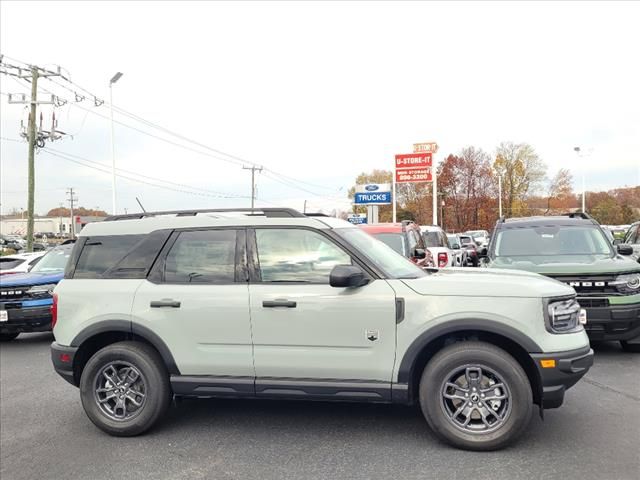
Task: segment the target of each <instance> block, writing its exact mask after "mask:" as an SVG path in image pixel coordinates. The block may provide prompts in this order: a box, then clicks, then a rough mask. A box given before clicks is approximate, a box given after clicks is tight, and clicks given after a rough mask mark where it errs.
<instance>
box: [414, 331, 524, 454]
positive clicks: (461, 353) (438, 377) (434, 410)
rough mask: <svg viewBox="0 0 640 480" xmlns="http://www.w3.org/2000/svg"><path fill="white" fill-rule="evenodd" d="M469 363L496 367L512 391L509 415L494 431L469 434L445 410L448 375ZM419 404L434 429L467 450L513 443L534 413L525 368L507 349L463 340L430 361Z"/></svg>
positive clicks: (494, 368) (425, 372)
mask: <svg viewBox="0 0 640 480" xmlns="http://www.w3.org/2000/svg"><path fill="white" fill-rule="evenodd" d="M463 344H464V346H461V345H463ZM467 364H474V365H479V366H481V367H485V368H488V369H490V370H493V371H494V372H495V373H496V374H497V375H498V376H499V377H500V378H501V379H502V380H503V382H505V383H506V384H507V386H508V389H509V391H510V393H511V398H510V402H511V411H510V413H509V417H508V418H507V420H506V421H505V423H504V425H502V426H501V427H499V428H498V429H497V430H495V431H493V432H489V433H486V434H473V433H466V432H464V431H462V430H461V429H459V428H457V427H456V426H454V425H453V424H452V423H451V422H450V420H449V419H448V417H447V416H446V414H445V412H444V411H443V408H442V405H441V403H442V392H441V388H442V385H443V383H444V382H445V380H446V376H447V375H448V374H449V373H450V372H451V371H452V370H454V369H455V368H456V367H462V366H464V365H467ZM420 406H421V409H422V412H423V414H424V416H425V418H426V419H427V422H428V423H429V425H430V426H431V428H432V429H433V431H434V432H435V433H436V435H438V436H439V437H440V438H441V439H442V440H444V441H446V442H447V443H449V444H452V445H454V446H456V447H459V448H464V449H468V450H496V449H499V448H503V447H505V446H507V445H508V444H510V443H512V442H513V441H514V440H516V439H517V438H518V437H519V436H520V434H521V433H522V431H523V430H524V429H525V428H526V427H527V425H528V424H529V421H530V420H531V416H532V413H533V396H532V392H531V386H530V383H529V380H528V378H527V376H526V374H525V372H524V370H523V369H522V367H521V366H520V365H519V364H518V362H517V361H516V360H515V359H514V358H513V357H511V356H510V355H509V354H508V353H507V352H505V351H503V350H500V349H498V348H497V347H493V346H492V345H489V344H482V343H476V342H474V343H471V342H462V343H460V344H455V345H452V346H450V347H447V348H445V349H444V350H442V351H441V352H440V353H438V354H437V355H436V356H435V357H434V358H433V359H432V360H431V361H430V362H429V363H428V364H427V367H426V368H425V370H424V372H423V375H422V379H421V381H420Z"/></svg>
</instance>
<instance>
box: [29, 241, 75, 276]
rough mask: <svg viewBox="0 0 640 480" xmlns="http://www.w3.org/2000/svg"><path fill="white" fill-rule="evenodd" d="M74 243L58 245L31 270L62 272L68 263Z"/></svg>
mask: <svg viewBox="0 0 640 480" xmlns="http://www.w3.org/2000/svg"><path fill="white" fill-rule="evenodd" d="M71 248H72V245H69V246H65V247H58V248H54V249H53V250H51V251H50V252H49V253H47V254H46V255H45V256H44V257H42V258H41V259H40V261H39V262H38V263H37V264H36V266H35V267H33V269H32V270H31V271H32V272H46V273H51V272H62V271H64V267H66V265H67V260H68V258H69V255H71Z"/></svg>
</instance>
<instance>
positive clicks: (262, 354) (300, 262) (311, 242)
mask: <svg viewBox="0 0 640 480" xmlns="http://www.w3.org/2000/svg"><path fill="white" fill-rule="evenodd" d="M249 251H250V252H251V255H249V264H250V271H251V272H252V278H251V283H250V286H249V297H250V308H251V323H252V330H253V342H254V361H255V368H256V377H257V378H256V388H257V390H258V391H259V390H260V389H259V388H258V387H259V386H260V384H261V383H269V379H270V378H271V379H273V377H276V378H286V379H310V380H318V379H334V380H342V381H345V380H366V381H382V382H390V381H391V373H392V369H393V362H394V356H395V341H396V338H395V293H394V290H393V288H392V287H391V286H390V285H389V284H388V283H387V282H386V281H385V280H379V279H378V280H376V279H374V278H371V279H370V280H371V281H370V283H369V284H367V285H365V286H363V287H360V288H334V287H331V286H330V285H329V276H330V272H331V270H332V269H333V267H334V266H335V265H341V264H357V262H356V261H355V260H354V259H352V258H351V257H350V255H349V254H348V253H347V252H346V251H344V249H342V247H340V246H339V245H338V244H336V243H335V242H334V241H333V240H332V239H331V238H329V237H328V236H325V235H323V234H322V233H320V232H318V231H315V230H305V229H300V228H288V229H287V228H272V229H269V228H260V229H256V230H255V235H253V232H250V234H249ZM368 337H369V338H368ZM285 383H286V382H285ZM283 388H284V387H283Z"/></svg>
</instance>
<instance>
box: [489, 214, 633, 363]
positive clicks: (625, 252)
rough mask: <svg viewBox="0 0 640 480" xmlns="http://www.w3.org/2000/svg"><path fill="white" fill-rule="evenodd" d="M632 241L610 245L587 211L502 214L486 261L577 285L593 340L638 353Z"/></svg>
mask: <svg viewBox="0 0 640 480" xmlns="http://www.w3.org/2000/svg"><path fill="white" fill-rule="evenodd" d="M632 253H633V248H632V247H631V246H630V245H626V244H620V245H612V244H611V242H610V241H609V239H608V238H607V236H606V234H605V233H604V231H603V230H602V228H601V227H600V225H599V224H598V222H596V221H595V220H594V219H593V218H591V217H590V216H589V215H587V214H584V213H578V214H568V215H564V216H556V217H527V218H511V219H507V220H505V219H501V220H499V221H498V223H497V224H496V227H495V230H494V232H493V236H492V238H491V243H490V245H489V249H488V252H487V258H485V259H483V260H484V262H483V263H484V265H485V266H488V267H491V268H496V269H498V268H499V269H515V270H526V271H529V272H535V273H539V274H542V275H545V276H547V277H551V278H553V279H555V280H558V281H560V282H563V283H565V284H567V285H569V286H570V287H573V288H574V289H575V291H576V292H577V294H578V302H579V303H580V306H581V307H582V308H583V309H585V310H586V314H587V323H586V330H587V333H588V335H589V338H590V340H591V341H609V340H618V341H620V343H621V344H622V347H623V348H624V349H625V350H627V351H631V352H640V265H639V264H638V263H637V262H635V261H634V260H633V259H632V258H631V257H630V255H632Z"/></svg>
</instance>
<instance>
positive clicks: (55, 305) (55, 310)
mask: <svg viewBox="0 0 640 480" xmlns="http://www.w3.org/2000/svg"><path fill="white" fill-rule="evenodd" d="M57 321H58V294H57V293H54V294H53V303H52V304H51V328H53V327H55V326H56V322H57Z"/></svg>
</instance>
